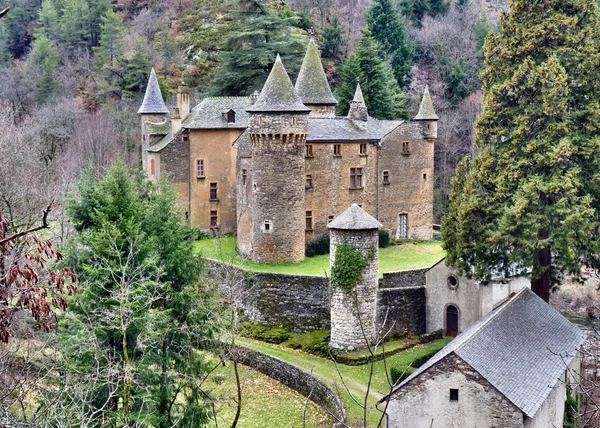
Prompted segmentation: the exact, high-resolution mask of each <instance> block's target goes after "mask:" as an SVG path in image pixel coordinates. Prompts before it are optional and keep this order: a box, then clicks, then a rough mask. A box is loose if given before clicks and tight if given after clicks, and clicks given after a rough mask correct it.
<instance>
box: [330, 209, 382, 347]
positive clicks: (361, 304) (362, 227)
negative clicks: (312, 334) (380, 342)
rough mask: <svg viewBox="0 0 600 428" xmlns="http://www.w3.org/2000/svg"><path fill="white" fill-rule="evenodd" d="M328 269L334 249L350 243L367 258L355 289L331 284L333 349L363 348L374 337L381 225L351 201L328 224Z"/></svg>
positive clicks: (334, 252) (333, 260) (333, 257)
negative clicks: (349, 205)
mask: <svg viewBox="0 0 600 428" xmlns="http://www.w3.org/2000/svg"><path fill="white" fill-rule="evenodd" d="M327 227H328V228H329V230H330V253H329V254H330V256H329V257H330V260H331V268H332V270H333V266H334V264H335V258H336V250H337V248H338V247H339V246H340V245H343V244H349V245H350V246H351V247H352V248H354V249H355V250H358V251H360V253H361V254H362V256H363V257H364V258H365V259H366V262H367V265H366V267H365V268H364V270H363V272H362V275H361V278H360V281H359V283H358V284H357V285H356V287H355V289H354V290H351V291H348V290H342V289H340V288H337V287H334V286H332V287H331V339H330V345H331V347H333V348H336V349H346V350H353V349H355V348H361V347H366V346H367V342H369V343H372V342H373V341H374V340H375V338H376V333H377V332H376V323H375V321H376V315H377V290H378V286H379V270H378V268H379V229H380V228H381V227H382V224H381V223H379V222H378V221H377V220H376V219H375V218H373V217H372V216H371V215H369V213H367V212H366V211H365V210H363V209H362V208H361V207H359V206H358V205H357V204H352V206H351V207H350V208H348V209H347V210H346V211H344V212H343V213H342V214H340V215H339V217H337V218H335V219H334V220H333V221H332V222H331V223H330V224H329V225H328V226H327Z"/></svg>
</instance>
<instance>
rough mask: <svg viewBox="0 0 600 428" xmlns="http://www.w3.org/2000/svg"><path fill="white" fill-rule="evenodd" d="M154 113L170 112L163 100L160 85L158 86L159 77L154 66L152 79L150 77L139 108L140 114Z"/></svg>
mask: <svg viewBox="0 0 600 428" xmlns="http://www.w3.org/2000/svg"><path fill="white" fill-rule="evenodd" d="M153 113H167V114H168V113H169V109H168V108H167V106H166V105H165V102H164V101H163V98H162V94H161V92H160V86H158V79H157V78H156V73H155V72H154V68H153V69H152V71H151V72H150V79H148V86H147V87H146V94H145V95H144V102H143V103H142V106H141V107H140V109H139V110H138V114H153Z"/></svg>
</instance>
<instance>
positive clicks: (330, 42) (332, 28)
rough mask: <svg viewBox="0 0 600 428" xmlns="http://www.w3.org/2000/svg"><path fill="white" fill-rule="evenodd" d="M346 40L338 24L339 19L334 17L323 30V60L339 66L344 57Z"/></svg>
mask: <svg viewBox="0 0 600 428" xmlns="http://www.w3.org/2000/svg"><path fill="white" fill-rule="evenodd" d="M347 43H348V40H347V38H346V36H345V34H344V29H343V28H342V25H341V24H340V18H339V17H338V16H337V15H334V17H333V19H332V20H331V24H328V25H327V26H326V27H325V29H324V30H323V46H322V52H323V58H327V59H330V60H332V61H333V62H334V63H335V64H339V63H340V62H342V61H343V60H344V56H345V55H346V49H347Z"/></svg>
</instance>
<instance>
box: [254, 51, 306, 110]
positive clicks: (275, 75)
mask: <svg viewBox="0 0 600 428" xmlns="http://www.w3.org/2000/svg"><path fill="white" fill-rule="evenodd" d="M247 110H248V111H250V112H309V111H310V109H309V108H307V107H306V106H305V105H304V104H302V100H300V96H299V95H298V93H297V92H296V90H295V89H294V86H293V85H292V81H291V80H290V76H288V74H287V71H285V67H284V66H283V63H282V62H281V58H280V57H279V55H277V59H276V60H275V64H273V68H272V69H271V73H270V74H269V77H268V78H267V81H266V82H265V86H263V89H262V91H261V92H260V96H259V97H258V100H256V102H255V103H254V104H252V105H251V106H250V107H248V108H247Z"/></svg>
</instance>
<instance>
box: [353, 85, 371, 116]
mask: <svg viewBox="0 0 600 428" xmlns="http://www.w3.org/2000/svg"><path fill="white" fill-rule="evenodd" d="M348 119H351V120H353V121H354V122H355V124H357V125H359V124H360V125H362V124H361V123H360V122H364V124H365V125H366V122H367V120H368V119H369V113H368V112H367V105H366V104H365V98H364V97H363V93H362V89H361V88H360V83H358V82H357V83H356V92H355V93H354V99H353V100H352V102H351V103H350V110H349V111H348Z"/></svg>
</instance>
